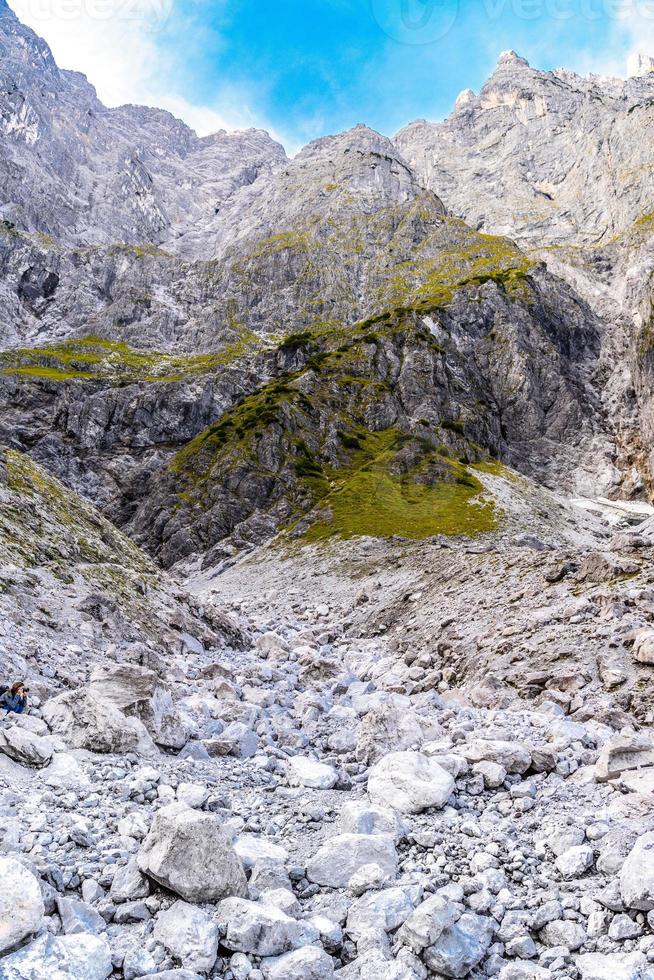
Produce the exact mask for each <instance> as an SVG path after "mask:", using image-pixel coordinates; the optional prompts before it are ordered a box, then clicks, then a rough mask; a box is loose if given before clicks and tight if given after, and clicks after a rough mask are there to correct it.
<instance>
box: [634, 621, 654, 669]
mask: <svg viewBox="0 0 654 980" xmlns="http://www.w3.org/2000/svg"><path fill="white" fill-rule="evenodd" d="M632 653H633V658H634V660H635V661H636V663H637V664H648V665H652V664H654V630H651V629H644V630H638V632H637V633H636V635H635V637H634V645H633V650H632Z"/></svg>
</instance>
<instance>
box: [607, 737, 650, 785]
mask: <svg viewBox="0 0 654 980" xmlns="http://www.w3.org/2000/svg"><path fill="white" fill-rule="evenodd" d="M652 765H654V742H653V741H652V739H651V738H650V737H649V735H646V734H645V732H635V731H634V730H633V729H631V728H624V729H623V730H622V731H621V732H619V733H618V734H617V735H614V736H613V737H612V738H610V739H608V740H607V741H606V742H605V743H604V745H603V746H602V751H601V752H600V754H599V757H598V759H597V762H596V763H595V778H596V779H597V781H598V782H600V783H605V782H607V781H608V780H609V779H615V778H616V777H618V776H619V775H620V774H621V773H623V772H627V771H629V770H631V769H642V768H643V767H644V766H652Z"/></svg>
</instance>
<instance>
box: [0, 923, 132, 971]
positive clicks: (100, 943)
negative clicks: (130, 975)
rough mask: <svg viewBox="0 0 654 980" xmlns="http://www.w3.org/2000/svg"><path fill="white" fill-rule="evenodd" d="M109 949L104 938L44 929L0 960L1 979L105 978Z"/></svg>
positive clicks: (109, 963)
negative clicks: (44, 932)
mask: <svg viewBox="0 0 654 980" xmlns="http://www.w3.org/2000/svg"><path fill="white" fill-rule="evenodd" d="M112 971H113V965H112V962H111V950H110V949H109V945H108V943H107V941H106V940H105V939H104V938H101V937H100V936H92V935H90V934H88V933H79V934H76V935H74V936H52V935H50V933H46V934H45V935H43V936H40V937H39V938H38V939H36V940H35V941H34V942H33V943H31V944H30V945H29V946H24V947H23V948H22V949H19V950H17V952H15V953H12V954H11V955H10V956H6V957H5V958H4V959H3V960H2V961H0V977H1V978H2V980H106V978H107V977H108V976H109V975H110V974H111V973H112Z"/></svg>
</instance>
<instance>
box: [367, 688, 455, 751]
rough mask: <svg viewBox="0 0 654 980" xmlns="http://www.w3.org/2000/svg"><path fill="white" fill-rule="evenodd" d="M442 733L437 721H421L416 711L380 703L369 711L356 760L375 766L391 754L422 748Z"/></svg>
mask: <svg viewBox="0 0 654 980" xmlns="http://www.w3.org/2000/svg"><path fill="white" fill-rule="evenodd" d="M440 734H441V729H440V726H439V725H438V723H437V722H435V721H433V720H430V719H428V718H421V717H420V716H419V715H417V714H416V713H415V711H410V710H409V711H407V709H406V708H403V707H400V706H398V705H397V704H394V703H393V702H392V701H391V702H388V703H386V704H380V705H379V706H378V707H376V708H373V709H372V710H371V711H369V712H368V713H367V714H366V715H365V716H364V718H363V720H362V721H361V723H360V725H359V730H358V737H357V746H356V757H357V759H358V760H359V762H365V763H366V765H372V764H373V763H374V762H378V761H379V760H380V759H382V758H383V757H384V756H385V755H388V753H389V752H403V751H404V750H405V749H412V748H419V747H420V746H421V745H422V743H423V742H425V741H429V740H430V739H434V738H437V737H438V736H439V735H440Z"/></svg>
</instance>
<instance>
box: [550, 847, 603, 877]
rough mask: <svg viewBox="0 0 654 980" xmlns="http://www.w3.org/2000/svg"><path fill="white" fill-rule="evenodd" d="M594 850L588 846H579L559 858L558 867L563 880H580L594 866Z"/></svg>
mask: <svg viewBox="0 0 654 980" xmlns="http://www.w3.org/2000/svg"><path fill="white" fill-rule="evenodd" d="M593 860H594V856H593V849H592V847H589V846H588V845H587V844H579V845H578V846H577V847H571V848H569V849H568V850H567V851H564V852H563V854H561V855H559V857H557V859H556V861H555V862H554V863H555V864H556V867H557V869H558V871H559V873H560V874H561V876H562V877H563V878H565V879H566V880H569V879H571V878H580V877H581V875H583V874H584V873H585V872H586V871H588V869H589V868H592V866H593Z"/></svg>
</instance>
